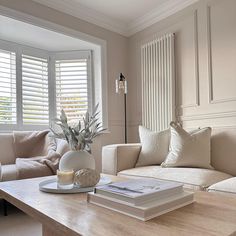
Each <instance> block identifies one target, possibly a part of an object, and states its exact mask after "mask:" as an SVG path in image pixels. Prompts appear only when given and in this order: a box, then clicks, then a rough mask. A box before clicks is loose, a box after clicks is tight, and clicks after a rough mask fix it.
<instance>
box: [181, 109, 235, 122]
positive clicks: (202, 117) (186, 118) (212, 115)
mask: <svg viewBox="0 0 236 236" xmlns="http://www.w3.org/2000/svg"><path fill="white" fill-rule="evenodd" d="M226 117H236V111H229V112H217V113H209V114H196V115H189V116H180V117H179V118H180V120H181V121H192V120H206V119H215V118H226Z"/></svg>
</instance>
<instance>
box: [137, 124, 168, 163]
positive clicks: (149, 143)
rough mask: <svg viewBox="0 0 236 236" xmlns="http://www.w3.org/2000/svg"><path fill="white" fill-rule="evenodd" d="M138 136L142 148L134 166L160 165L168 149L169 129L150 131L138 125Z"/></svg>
mask: <svg viewBox="0 0 236 236" xmlns="http://www.w3.org/2000/svg"><path fill="white" fill-rule="evenodd" d="M139 137H140V141H141V144H142V149H141V151H140V153H139V158H138V161H137V164H136V166H149V165H160V164H161V163H162V162H163V161H164V160H165V158H166V156H167V154H168V151H169V139H170V131H169V129H168V130H164V131H160V132H154V131H151V130H149V129H147V128H145V127H143V126H139Z"/></svg>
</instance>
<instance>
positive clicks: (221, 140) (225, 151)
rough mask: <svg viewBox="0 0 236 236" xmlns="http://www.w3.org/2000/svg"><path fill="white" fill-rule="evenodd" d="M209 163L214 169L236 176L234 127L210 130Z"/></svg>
mask: <svg viewBox="0 0 236 236" xmlns="http://www.w3.org/2000/svg"><path fill="white" fill-rule="evenodd" d="M211 165H212V166H213V167H214V168H215V169H216V170H219V171H223V172H225V173H228V174H231V175H233V176H236V127H233V128H232V127H230V128H214V129H213V130H212V137H211Z"/></svg>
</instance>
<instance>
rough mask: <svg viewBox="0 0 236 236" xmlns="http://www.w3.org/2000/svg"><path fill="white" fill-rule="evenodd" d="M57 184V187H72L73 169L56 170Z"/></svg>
mask: <svg viewBox="0 0 236 236" xmlns="http://www.w3.org/2000/svg"><path fill="white" fill-rule="evenodd" d="M57 186H58V188H63V189H71V188H73V187H74V171H73V170H57Z"/></svg>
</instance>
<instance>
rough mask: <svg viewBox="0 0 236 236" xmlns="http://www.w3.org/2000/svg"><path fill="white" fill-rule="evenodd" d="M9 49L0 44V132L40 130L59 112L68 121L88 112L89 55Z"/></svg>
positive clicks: (79, 52)
mask: <svg viewBox="0 0 236 236" xmlns="http://www.w3.org/2000/svg"><path fill="white" fill-rule="evenodd" d="M14 46H15V44H14ZM8 47H9V48H11V44H8ZM13 48H14V50H12V51H11V50H9V51H8V50H5V48H4V50H3V49H1V41H0V129H4V130H10V129H19V130H22V129H26V130H31V129H44V128H48V126H49V123H50V121H51V120H52V119H53V118H55V117H56V116H59V115H60V111H61V109H64V111H65V112H66V114H67V116H68V119H69V121H70V120H72V121H74V120H78V119H81V116H82V115H84V114H85V112H86V111H87V110H88V109H89V110H90V109H91V107H92V101H93V99H92V82H91V81H92V80H91V52H90V51H73V52H63V53H60V52H59V53H49V52H45V51H43V50H38V49H33V48H29V47H25V46H21V45H17V46H15V47H13ZM6 125H7V126H6ZM6 127H7V128H6Z"/></svg>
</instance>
